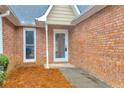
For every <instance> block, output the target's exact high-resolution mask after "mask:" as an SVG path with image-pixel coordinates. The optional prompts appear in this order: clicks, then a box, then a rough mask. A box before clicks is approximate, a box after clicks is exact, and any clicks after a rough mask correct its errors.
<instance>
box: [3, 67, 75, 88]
mask: <svg viewBox="0 0 124 93" xmlns="http://www.w3.org/2000/svg"><path fill="white" fill-rule="evenodd" d="M3 87H4V88H72V87H74V86H72V85H71V84H70V83H69V82H68V81H67V80H66V79H65V78H64V76H63V75H62V73H60V72H59V70H58V69H44V68H43V67H21V68H18V69H16V70H15V71H13V72H12V73H11V74H9V75H8V77H7V79H6V81H5V84H4V86H3Z"/></svg>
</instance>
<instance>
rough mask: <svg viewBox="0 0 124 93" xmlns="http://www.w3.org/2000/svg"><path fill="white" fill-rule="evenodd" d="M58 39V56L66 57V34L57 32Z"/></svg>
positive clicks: (56, 37) (56, 38)
mask: <svg viewBox="0 0 124 93" xmlns="http://www.w3.org/2000/svg"><path fill="white" fill-rule="evenodd" d="M55 40H56V58H65V34H64V33H57V34H56V36H55Z"/></svg>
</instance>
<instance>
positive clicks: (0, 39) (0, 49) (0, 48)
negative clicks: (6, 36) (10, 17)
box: [0, 16, 3, 54]
mask: <svg viewBox="0 0 124 93" xmlns="http://www.w3.org/2000/svg"><path fill="white" fill-rule="evenodd" d="M2 53H3V28H2V17H1V16H0V54H2Z"/></svg>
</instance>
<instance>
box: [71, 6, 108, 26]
mask: <svg viewBox="0 0 124 93" xmlns="http://www.w3.org/2000/svg"><path fill="white" fill-rule="evenodd" d="M106 6H107V5H94V6H90V7H89V8H87V9H86V11H84V12H83V13H82V14H81V15H79V16H77V17H76V18H75V19H74V20H73V21H72V25H76V24H78V23H80V22H82V21H84V20H85V19H87V18H89V17H90V16H92V15H93V14H95V13H97V12H98V11H100V10H101V9H103V8H105V7H106Z"/></svg>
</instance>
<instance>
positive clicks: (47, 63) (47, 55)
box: [45, 23, 49, 69]
mask: <svg viewBox="0 0 124 93" xmlns="http://www.w3.org/2000/svg"><path fill="white" fill-rule="evenodd" d="M45 30H46V68H47V69H49V48H48V25H47V23H45Z"/></svg>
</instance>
